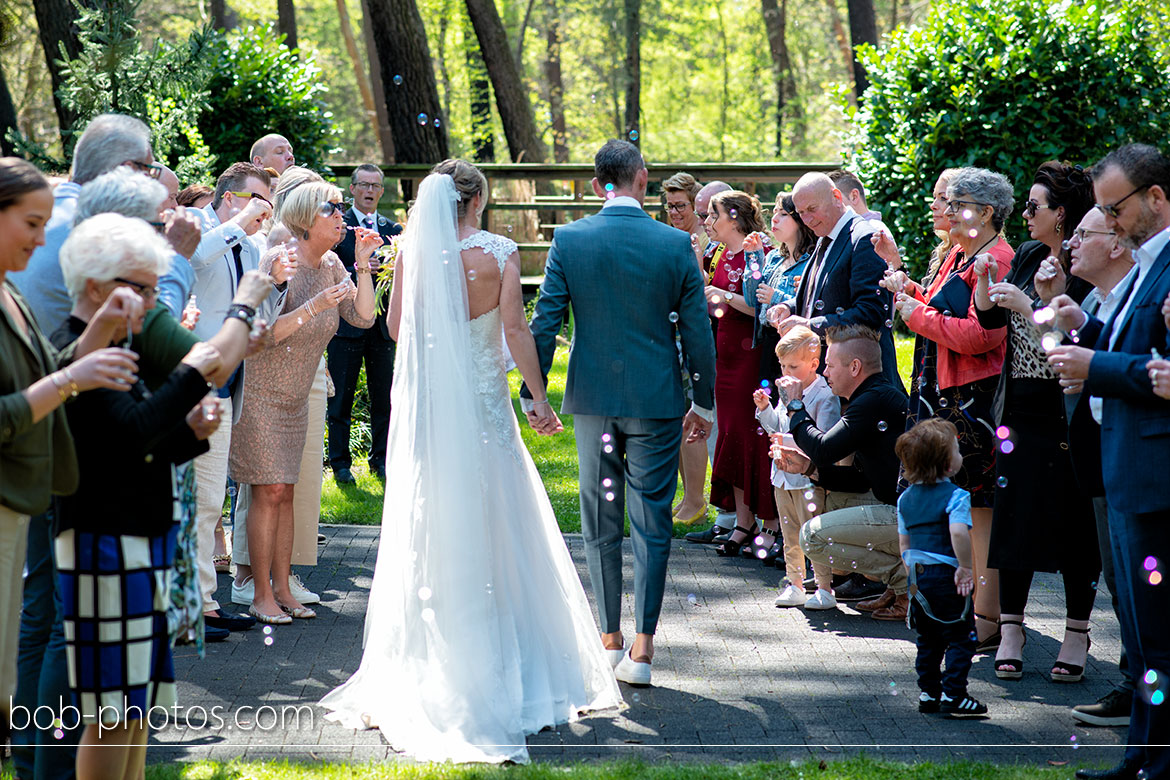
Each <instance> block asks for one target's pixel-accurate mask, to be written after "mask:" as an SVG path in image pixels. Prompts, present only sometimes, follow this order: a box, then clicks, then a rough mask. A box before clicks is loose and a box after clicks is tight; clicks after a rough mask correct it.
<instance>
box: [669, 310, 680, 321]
mask: <svg viewBox="0 0 1170 780" xmlns="http://www.w3.org/2000/svg"><path fill="white" fill-rule="evenodd" d="M666 319H668V320H670V321H671V322H678V312H677V311H672V312H671V313H670V314H668V315H667V316H666Z"/></svg>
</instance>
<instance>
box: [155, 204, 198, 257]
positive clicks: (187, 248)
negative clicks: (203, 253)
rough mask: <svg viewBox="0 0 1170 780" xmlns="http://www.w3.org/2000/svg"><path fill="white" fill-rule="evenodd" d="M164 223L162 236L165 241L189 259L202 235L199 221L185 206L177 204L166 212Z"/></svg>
mask: <svg viewBox="0 0 1170 780" xmlns="http://www.w3.org/2000/svg"><path fill="white" fill-rule="evenodd" d="M164 223H165V224H164V226H163V236H164V237H165V238H166V240H167V242H168V243H170V245H171V247H172V248H173V249H174V250H175V251H176V252H178V253H179V254H181V255H182V256H183V257H185V258H187V259H188V260H190V259H191V255H193V254H195V250H196V249H198V248H199V241H200V239H201V238H202V237H203V233H202V231H201V230H200V229H199V222H198V221H197V220H196V219H195V218H194V217H192V216H190V215H188V214H187V209H186V208H184V207H183V206H179V207H178V208H176V209H175V210H174V211H171V212H168V213H167V214H166V216H165V219H164Z"/></svg>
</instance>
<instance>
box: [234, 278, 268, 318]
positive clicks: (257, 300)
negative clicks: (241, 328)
mask: <svg viewBox="0 0 1170 780" xmlns="http://www.w3.org/2000/svg"><path fill="white" fill-rule="evenodd" d="M271 292H272V277H271V276H269V275H268V274H264V273H261V272H260V271H248V272H247V273H245V274H244V275H243V276H242V277H240V286H239V287H238V288H237V289H236V294H235V296H234V297H233V298H232V303H241V304H243V305H245V306H251V307H252V308H253V309H255V308H257V307H258V306H259V305H260V304H262V303H264V301H265V299H266V298H268V295H269V293H271Z"/></svg>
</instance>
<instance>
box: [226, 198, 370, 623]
mask: <svg viewBox="0 0 1170 780" xmlns="http://www.w3.org/2000/svg"><path fill="white" fill-rule="evenodd" d="M283 183H284V182H283V181H282V184H283ZM280 189H281V190H283V192H281V194H280V196H279V198H278V201H277V209H276V213H275V215H274V217H275V220H276V222H277V223H279V224H280V225H283V226H284V227H285V228H287V230H288V231H289V233H291V234H292V236H293V238H295V239H296V241H297V243H296V246H295V247H294V248H293V249H292V250H290V252H295V255H296V263H297V273H296V276H294V277H293V278H292V279H291V280H290V281H289V283H288V285H289V286H288V292H287V294H286V296H285V304H284V311H283V313H282V314H281V316H280V317H279V318H278V319H277V320H276V322H275V323H273V325H272V330H271V339H272V341H273V342H274V345H273V346H272V347H270V348H269V349H267V350H265V351H264V352H261V353H260V354H258V355H256V356H255V357H253V358H250V359H249V360H248V362H247V363H246V364H245V365H244V371H245V374H244V377H245V379H244V402H243V410H242V411H241V413H240V418H239V420H238V421H237V422H236V425H235V427H234V428H233V429H232V448H231V455H230V459H229V471H230V473H231V477H232V479H234V480H235V481H236V482H239V483H242V484H248V485H251V497H252V503H251V507H250V508H249V511H248V524H247V525H248V531H247V532H248V556H249V559H250V562H251V566H252V578H253V586H254V596H253V598H252V605H251V607H249V610H248V611H249V613H250V614H251V615H253V616H254V617H255V618H256V619H257V620H260V621H262V622H264V623H269V624H274V625H279V624H285V623H290V622H292V619H293V618H300V619H307V618H313V617H316V613H315V612H314V611H313V610H312V609H310V608H308V607H306V606H305V605H304V604H303V603H301V602H300V601H298V600H297V599H296V598H295V597H294V596H293V593H292V589H291V588H290V587H289V575H290V573H291V566H292V550H293V533H294V531H293V529H294V523H293V495H294V486H295V485H296V483H297V479H298V475H299V473H300V465H301V455H302V452H303V450H304V447H305V436H306V432H307V430H308V398H309V391H310V389H311V387H312V384H313V380H314V377H315V376H316V373H317V368H318V365H319V364H320V361H321V355H322V354H324V352H325V347H326V346H327V345H328V344H329V340H330V339H332V338H333V334H335V333H336V332H337V323H338V316H339V315H340V316H341V317H345V320H346V322H349V323H350V324H351V325H354V326H356V327H359V328H368V327H370V326H371V325H373V324H374V286H373V281H372V279H371V276H370V257H371V256H372V255H373V253H374V249H375V248H377V247H378V246H379V245H380V244H381V243H382V239H381V238H380V237H379V236H378V233H377V231H370V230H364V229H361V228H358V229H357V231H358V233H357V249H356V263H355V270H356V271H357V275H358V276H357V278H358V282H357V285H356V286H355V285H354V283H353V282H352V281H351V280H350V278H349V275H348V274H347V273H346V270H345V267H344V266H343V265H342V264H341V261H340V260H338V259H337V256H336V255H334V254H333V252H332V251H331V250H332V248H333V247H334V246H335V245H336V244H337V243H338V242H339V241H340V240H341V238H342V236H343V235H344V234H345V222H344V221H343V219H342V214H343V213H344V211H345V206H344V204H343V203H342V199H341V190H339V189H338V188H337V187H335V186H333V185H332V184H328V183H327V182H324V181H320V180H317V179H314V178H309V177H306V180H305V181H303V182H302V183H300V184H298V185H297V186H296V187H295V188H292V189H287V188H285V187H281V188H280Z"/></svg>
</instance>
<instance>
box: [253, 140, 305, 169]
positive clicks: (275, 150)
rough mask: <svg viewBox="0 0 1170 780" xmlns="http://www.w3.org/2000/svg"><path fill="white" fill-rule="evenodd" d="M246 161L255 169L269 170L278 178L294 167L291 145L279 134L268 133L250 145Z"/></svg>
mask: <svg viewBox="0 0 1170 780" xmlns="http://www.w3.org/2000/svg"><path fill="white" fill-rule="evenodd" d="M248 159H249V160H251V161H252V164H253V165H255V166H256V167H257V168H271V169H272V170H274V171H276V175H277V176H280V175H281V174H283V173H284V171H285V169H286V168H288V167H289V166H292V165H295V164H296V162H297V158H296V157H295V156H294V155H293V148H292V144H291V143H289V141H288V139H287V138H285V137H284V136H283V135H280V134H279V133H269V134H268V135H266V136H264V137H262V138H259V139H257V141H256V143H254V144H252V151H251V152H249V153H248Z"/></svg>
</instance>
